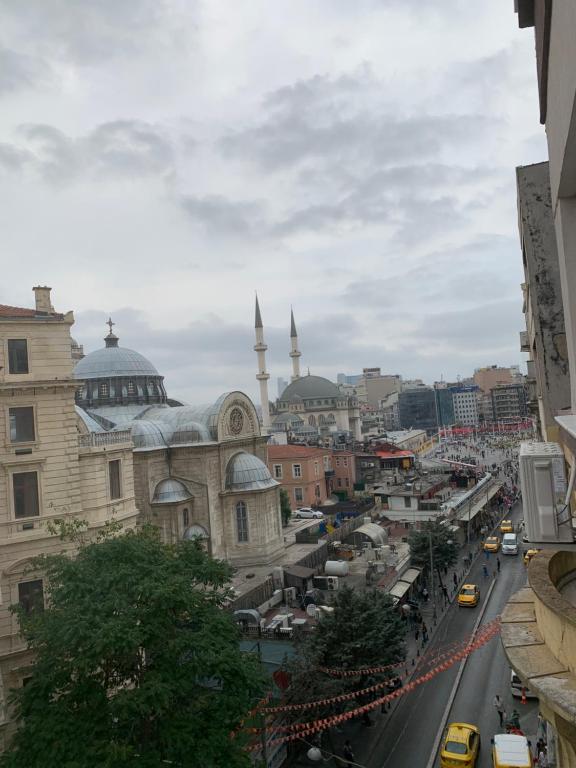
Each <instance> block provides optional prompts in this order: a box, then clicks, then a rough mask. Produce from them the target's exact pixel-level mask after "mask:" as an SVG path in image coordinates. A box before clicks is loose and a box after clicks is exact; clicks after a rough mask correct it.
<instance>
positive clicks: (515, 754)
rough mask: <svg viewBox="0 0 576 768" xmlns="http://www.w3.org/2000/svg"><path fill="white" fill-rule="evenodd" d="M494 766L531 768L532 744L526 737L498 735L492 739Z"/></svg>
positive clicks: (510, 734)
mask: <svg viewBox="0 0 576 768" xmlns="http://www.w3.org/2000/svg"><path fill="white" fill-rule="evenodd" d="M492 745H493V746H492V765H493V766H494V768H510V766H511V765H515V766H517V767H518V768H531V766H532V757H531V755H530V744H529V742H528V739H527V738H526V736H521V735H520V734H512V733H497V734H496V735H495V736H494V738H493V739H492Z"/></svg>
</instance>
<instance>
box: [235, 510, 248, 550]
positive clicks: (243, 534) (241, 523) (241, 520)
mask: <svg viewBox="0 0 576 768" xmlns="http://www.w3.org/2000/svg"><path fill="white" fill-rule="evenodd" d="M236 532H237V534H238V541H248V509H247V508H246V504H245V503H244V502H243V501H239V502H238V504H236Z"/></svg>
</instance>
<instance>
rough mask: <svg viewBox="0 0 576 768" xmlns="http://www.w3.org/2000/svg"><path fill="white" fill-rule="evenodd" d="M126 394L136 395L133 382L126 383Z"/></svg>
mask: <svg viewBox="0 0 576 768" xmlns="http://www.w3.org/2000/svg"><path fill="white" fill-rule="evenodd" d="M128 394H129V395H135V394H136V387H135V386H134V382H133V381H129V382H128Z"/></svg>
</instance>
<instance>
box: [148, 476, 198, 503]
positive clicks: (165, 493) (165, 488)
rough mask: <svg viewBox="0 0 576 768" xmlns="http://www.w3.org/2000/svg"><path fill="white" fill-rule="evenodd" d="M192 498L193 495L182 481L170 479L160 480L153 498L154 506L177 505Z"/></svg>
mask: <svg viewBox="0 0 576 768" xmlns="http://www.w3.org/2000/svg"><path fill="white" fill-rule="evenodd" d="M191 498H192V494H191V493H190V491H189V490H188V489H187V488H186V486H185V485H184V483H181V482H180V480H175V479H174V478H172V477H168V478H166V479H165V480H160V482H159V483H158V485H157V486H156V488H155V489H154V496H153V497H152V503H153V504H176V503H178V502H180V501H187V500H188V499H191Z"/></svg>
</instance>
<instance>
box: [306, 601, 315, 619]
mask: <svg viewBox="0 0 576 768" xmlns="http://www.w3.org/2000/svg"><path fill="white" fill-rule="evenodd" d="M306 613H307V614H308V616H311V617H312V618H313V619H314V618H316V606H315V605H314V603H310V605H308V606H307V608H306Z"/></svg>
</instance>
